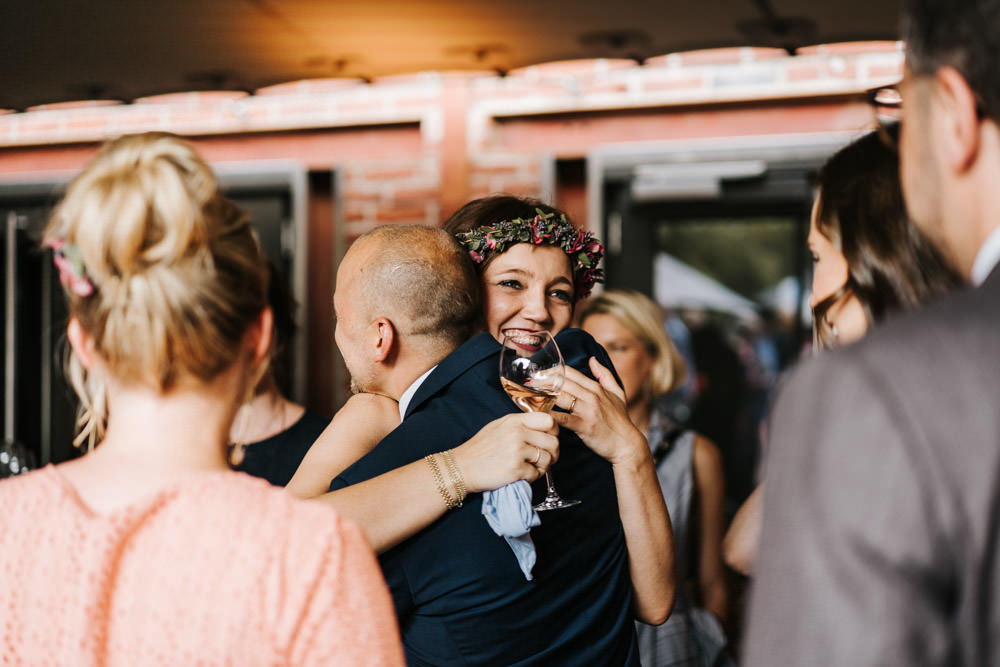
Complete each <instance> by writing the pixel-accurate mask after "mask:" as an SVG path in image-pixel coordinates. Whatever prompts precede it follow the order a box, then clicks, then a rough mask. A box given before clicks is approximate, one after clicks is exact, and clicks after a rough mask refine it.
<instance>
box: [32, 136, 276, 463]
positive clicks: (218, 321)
mask: <svg viewBox="0 0 1000 667" xmlns="http://www.w3.org/2000/svg"><path fill="white" fill-rule="evenodd" d="M45 240H46V242H52V241H55V240H59V241H62V242H65V243H67V244H72V245H73V246H75V247H76V249H77V250H78V252H79V255H80V257H81V258H82V263H83V269H84V271H85V272H86V276H87V278H89V280H90V281H91V283H93V286H94V290H93V292H92V294H90V295H89V296H80V295H78V294H77V293H75V292H74V291H73V290H69V289H67V290H65V294H66V297H67V300H68V306H69V314H70V317H73V318H76V319H77V320H78V321H79V322H80V325H81V326H82V327H83V329H84V330H85V331H86V332H87V334H88V335H89V336H90V337H91V339H92V340H93V342H94V346H95V352H96V353H97V354H98V355H99V356H100V358H101V361H102V363H103V364H104V365H105V366H106V368H107V370H108V372H109V374H111V375H112V376H114V377H116V378H119V379H121V380H122V381H125V382H140V383H145V384H149V385H152V386H154V387H157V388H158V389H159V390H161V391H168V390H169V389H171V388H172V387H174V386H175V385H176V384H177V383H178V381H179V380H187V379H195V380H200V381H202V382H208V381H210V380H212V379H213V378H215V377H216V376H218V375H219V374H220V373H221V372H222V371H224V370H225V369H227V368H229V367H230V366H231V364H232V363H233V362H234V361H235V360H236V358H237V356H238V355H239V354H240V351H241V349H243V347H242V346H241V345H240V342H241V340H242V338H243V336H244V334H245V333H246V331H247V330H248V328H249V326H250V325H251V324H252V323H253V322H254V321H255V320H256V318H257V317H258V316H259V315H260V313H261V311H262V310H263V309H264V308H266V307H267V280H268V277H267V264H266V261H265V260H264V258H263V255H262V253H261V250H260V246H259V245H258V243H257V238H256V236H255V234H254V232H253V230H252V228H251V227H250V224H249V221H248V219H247V216H246V214H245V213H244V212H243V211H242V210H240V209H239V208H238V207H237V206H236V205H234V204H233V203H231V202H230V201H228V200H227V199H225V198H224V197H223V196H222V195H221V194H220V193H219V190H218V185H217V183H216V180H215V177H214V175H213V174H212V171H211V169H210V168H209V167H208V165H207V164H206V163H205V162H204V161H203V160H202V159H201V157H200V156H199V155H198V154H197V153H196V152H195V150H194V148H193V147H192V146H191V145H190V144H188V143H187V142H185V141H182V140H181V139H179V138H177V137H175V136H172V135H169V134H163V133H148V134H139V135H130V136H125V137H121V138H119V139H116V140H113V141H111V142H109V143H108V144H106V145H105V146H104V147H103V149H102V150H101V151H100V152H99V153H98V155H97V156H96V157H95V158H94V159H93V161H91V162H90V164H89V165H88V166H87V167H86V169H84V171H83V172H82V173H81V174H80V175H79V176H78V177H77V178H76V179H75V180H74V181H73V182H72V184H71V185H70V186H69V189H68V190H67V192H66V195H65V197H64V198H63V199H62V201H61V202H60V203H59V204H58V206H57V207H56V209H55V210H54V212H53V214H52V218H51V219H50V221H49V224H48V226H47V227H46V229H45ZM67 347H68V346H67ZM66 370H67V376H68V378H69V381H70V383H71V384H72V386H73V388H74V390H75V391H76V393H77V395H78V396H79V398H80V402H81V405H80V410H79V413H78V416H77V426H78V427H79V429H80V432H79V434H78V436H77V438H76V439H75V441H74V443H75V444H77V445H78V446H79V445H80V444H82V443H83V442H84V441H87V442H88V443H89V445H90V446H91V447H92V446H93V445H94V444H96V443H99V442H100V441H101V439H102V438H103V434H104V428H105V424H106V421H107V404H106V399H105V396H104V388H103V387H102V386H100V385H99V381H98V380H97V379H96V378H95V377H94V375H93V374H88V373H87V372H86V371H85V369H84V368H83V365H82V363H81V362H80V360H79V359H78V358H77V357H76V355H75V354H74V353H73V352H72V350H70V351H69V358H68V360H67V369H66Z"/></svg>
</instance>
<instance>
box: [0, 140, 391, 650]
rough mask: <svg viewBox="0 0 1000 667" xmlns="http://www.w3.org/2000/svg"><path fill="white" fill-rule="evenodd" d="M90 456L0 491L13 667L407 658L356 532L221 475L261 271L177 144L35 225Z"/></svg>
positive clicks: (117, 168) (261, 485)
mask: <svg viewBox="0 0 1000 667" xmlns="http://www.w3.org/2000/svg"><path fill="white" fill-rule="evenodd" d="M44 242H45V245H46V246H48V247H50V248H51V249H52V250H53V253H54V259H55V262H56V266H57V267H58V269H59V272H60V278H61V281H62V283H63V285H64V286H65V288H66V290H65V291H66V297H67V301H68V308H69V322H68V325H67V336H68V339H69V343H70V345H71V347H72V353H71V361H70V365H71V370H73V369H75V370H74V372H72V373H71V376H72V378H73V379H75V382H74V385H75V388H76V390H77V392H78V393H79V395H80V399H81V401H82V404H83V410H82V416H83V421H82V424H83V429H82V432H81V439H84V440H86V439H90V441H91V443H94V442H97V443H99V446H97V447H96V448H93V450H92V451H90V452H89V453H87V454H85V455H84V456H82V457H80V458H78V459H74V460H72V461H69V462H66V463H62V464H59V465H57V466H51V465H50V466H47V467H45V468H43V469H41V470H38V471H35V472H32V473H30V474H28V475H24V476H21V477H19V478H16V479H13V480H7V481H4V482H0V503H2V506H3V507H4V512H3V514H2V515H0V531H2V533H3V535H4V548H3V550H2V551H0V570H2V571H3V573H4V585H3V586H2V587H0V608H2V609H3V610H4V611H5V613H4V614H3V619H2V620H0V636H2V637H4V638H5V639H4V645H3V647H2V649H0V652H2V653H3V655H4V657H5V658H6V659H7V660H13V662H14V663H15V664H42V663H46V664H74V665H137V664H144V665H180V664H195V663H198V664H213V665H214V664H241V665H280V664H295V665H303V664H360V663H362V662H363V663H364V664H379V665H398V664H401V663H402V655H401V650H400V645H399V635H398V630H397V628H396V624H395V620H394V618H393V615H392V609H391V606H390V602H389V595H388V592H387V590H386V587H385V584H384V581H383V580H382V578H381V575H380V573H379V570H378V566H377V564H376V561H375V559H374V557H373V554H372V552H371V550H370V548H369V547H368V546H367V545H366V544H365V541H364V537H363V536H362V533H361V531H360V530H359V529H358V528H357V527H356V526H355V525H354V524H353V523H351V522H349V521H347V520H345V519H343V518H341V517H340V516H338V515H337V514H336V512H334V511H333V510H331V509H330V508H327V507H323V506H321V505H319V504H316V503H307V502H305V501H301V500H298V499H295V498H293V497H292V496H290V495H289V494H287V493H285V492H283V491H281V490H280V489H276V488H273V487H271V486H270V485H269V484H267V483H266V482H265V481H263V480H259V479H254V478H251V477H249V476H247V475H244V474H240V473H236V472H233V471H231V470H229V463H228V461H227V446H226V445H227V436H228V433H229V428H230V424H231V423H232V420H233V416H234V414H235V413H236V410H237V408H238V407H239V405H240V403H241V401H242V400H244V399H245V398H247V397H249V395H250V394H251V392H252V391H253V388H254V385H255V383H256V381H257V380H258V378H259V376H260V373H261V371H262V369H263V367H264V364H265V363H266V360H267V356H268V346H269V344H270V339H271V326H272V315H271V311H270V309H269V308H268V306H267V274H266V270H265V263H264V261H263V259H262V257H261V253H260V248H259V247H258V244H257V241H256V238H255V236H254V234H253V232H252V230H251V228H250V225H249V223H248V221H247V218H246V216H245V215H244V214H243V212H241V211H240V210H239V209H237V208H236V207H235V206H234V205H233V204H231V203H230V202H229V201H227V200H226V199H224V198H223V197H222V196H221V195H220V193H219V191H218V189H217V186H216V182H215V179H214V177H213V174H212V172H211V171H210V169H209V168H208V166H207V165H206V164H205V163H204V162H203V161H202V159H201V158H200V157H199V156H198V155H197V154H196V153H195V151H194V150H193V149H192V147H191V146H190V145H188V144H187V143H185V142H183V141H181V140H179V139H177V138H175V137H172V136H169V135H164V134H146V135H136V136H127V137H123V138H121V139H118V140H115V141H112V142H110V143H109V144H108V145H106V146H105V147H104V149H103V150H102V151H101V152H100V153H99V154H98V155H97V157H96V158H95V159H94V160H93V161H92V162H91V163H90V164H89V165H88V166H87V168H86V169H85V170H84V171H83V173H82V174H80V176H78V177H77V178H76V179H75V180H74V182H73V183H72V184H71V185H70V187H69V190H68V192H67V194H66V196H65V198H64V199H63V201H62V202H61V203H60V204H59V206H58V207H57V208H56V210H55V212H54V214H53V217H52V220H51V221H50V223H49V225H48V227H47V228H46V231H45V240H44Z"/></svg>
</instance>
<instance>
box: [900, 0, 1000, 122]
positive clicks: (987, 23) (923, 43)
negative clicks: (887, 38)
mask: <svg viewBox="0 0 1000 667" xmlns="http://www.w3.org/2000/svg"><path fill="white" fill-rule="evenodd" d="M902 36H903V39H904V40H905V41H906V62H907V64H908V65H909V67H910V69H911V70H913V71H914V72H915V73H917V74H932V73H934V72H935V71H936V70H937V69H938V68H940V67H943V66H946V65H950V66H952V67H954V68H955V69H956V70H958V71H959V72H960V73H961V75H962V76H963V77H964V78H965V80H966V81H967V82H968V84H969V87H970V88H971V89H972V91H973V92H974V93H975V94H976V95H977V96H978V97H979V102H980V105H981V109H980V110H981V111H982V113H983V115H984V116H987V117H989V118H991V119H993V120H994V121H1000V61H998V60H997V57H996V52H997V51H996V50H997V44H998V43H1000V2H997V0H907V2H906V4H905V7H904V9H903V25H902Z"/></svg>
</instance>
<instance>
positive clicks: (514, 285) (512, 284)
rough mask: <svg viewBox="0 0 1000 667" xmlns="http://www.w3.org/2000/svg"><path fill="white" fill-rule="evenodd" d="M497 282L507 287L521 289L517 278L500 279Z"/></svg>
mask: <svg viewBox="0 0 1000 667" xmlns="http://www.w3.org/2000/svg"><path fill="white" fill-rule="evenodd" d="M497 284H498V285H500V287H507V288H508V289H521V282H520V281H518V280H501V281H500V282H499V283H497Z"/></svg>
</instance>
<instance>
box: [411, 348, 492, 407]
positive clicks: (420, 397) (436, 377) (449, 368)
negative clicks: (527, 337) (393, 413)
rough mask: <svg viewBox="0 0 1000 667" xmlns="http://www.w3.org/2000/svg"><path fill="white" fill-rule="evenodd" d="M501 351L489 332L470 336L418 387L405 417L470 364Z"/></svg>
mask: <svg viewBox="0 0 1000 667" xmlns="http://www.w3.org/2000/svg"><path fill="white" fill-rule="evenodd" d="M499 351H500V343H498V342H497V341H496V339H495V338H494V337H493V336H491V335H489V334H488V333H481V334H477V335H475V336H473V337H472V338H470V339H469V340H468V341H466V342H465V343H463V344H462V345H461V346H460V347H458V348H457V349H456V350H455V351H454V352H452V353H451V354H449V355H448V356H447V357H445V358H444V359H442V360H441V363H439V364H438V367H437V368H435V369H434V372H433V373H431V374H430V375H428V376H427V379H426V380H424V381H423V383H422V384H421V385H420V387H419V388H418V389H417V393H415V394H414V395H413V399H412V400H411V401H410V404H409V405H408V406H407V407H406V414H405V415H403V419H406V417H408V416H409V415H410V414H412V413H413V411H414V410H416V409H417V408H418V407H420V405H422V404H423V403H425V402H426V401H427V400H428V399H429V398H431V397H432V396H434V394H436V393H438V392H439V391H440V390H441V389H443V388H444V387H445V386H446V385H447V384H448V383H449V382H451V381H453V380H454V379H455V378H457V377H458V376H459V375H461V374H462V373H463V372H465V371H466V370H467V369H468V368H469V367H470V366H473V365H475V364H477V363H479V362H480V361H482V360H483V359H484V358H486V357H488V356H489V355H491V354H496V353H497V352H499ZM498 363H499V362H498ZM499 372H500V371H499V369H498V370H497V373H498V374H499Z"/></svg>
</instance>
